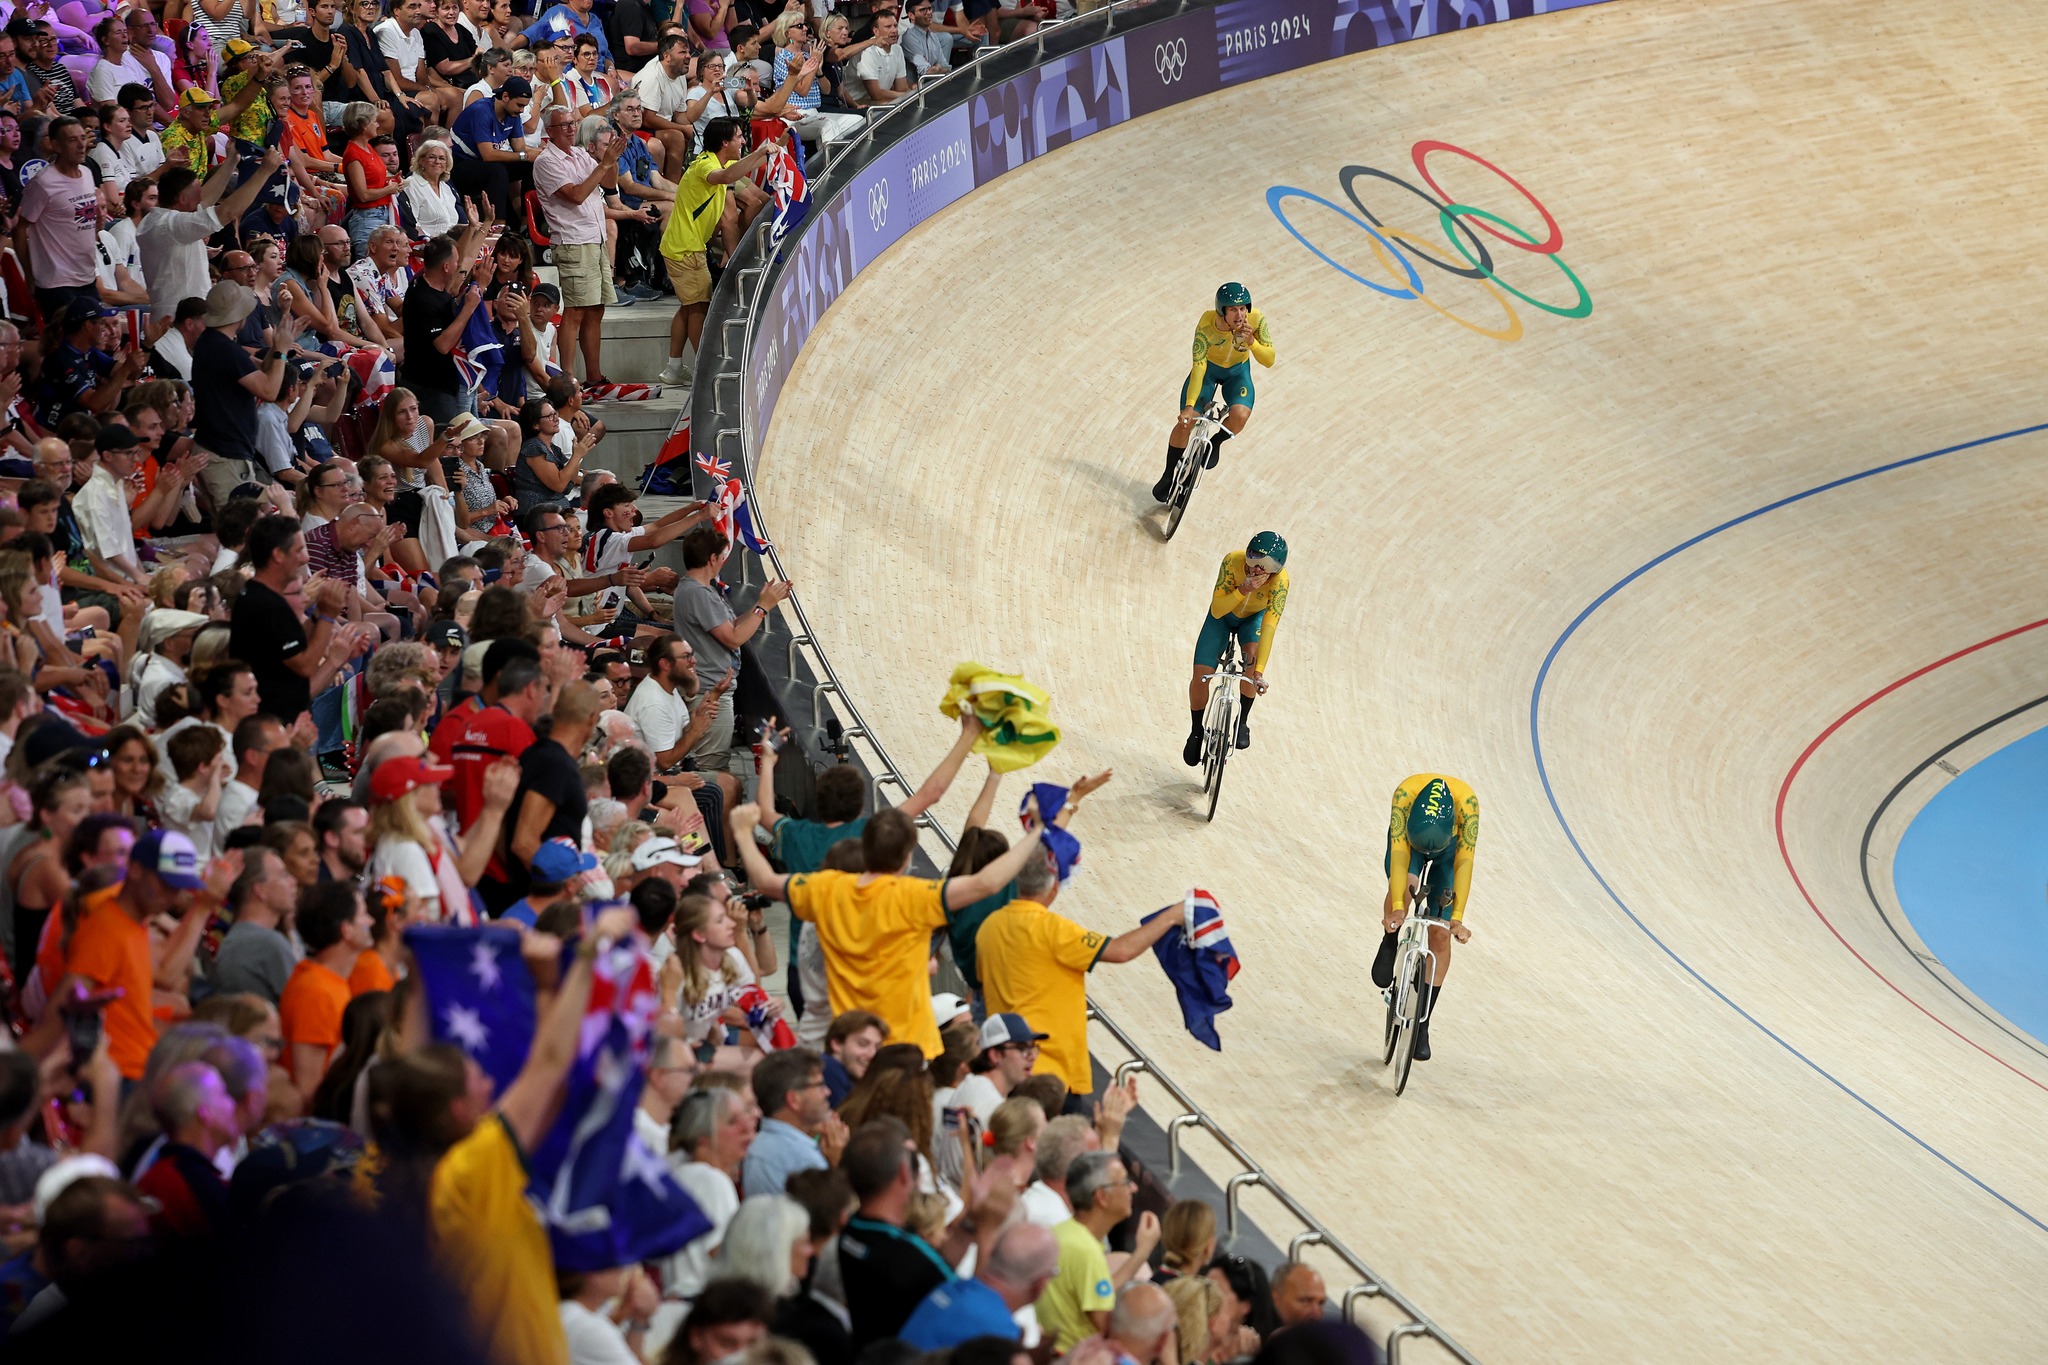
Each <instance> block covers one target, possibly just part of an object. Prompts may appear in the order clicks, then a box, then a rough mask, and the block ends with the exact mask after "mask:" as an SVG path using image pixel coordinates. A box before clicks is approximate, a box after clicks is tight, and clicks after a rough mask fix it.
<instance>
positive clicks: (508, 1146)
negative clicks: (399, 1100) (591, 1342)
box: [428, 1114, 569, 1365]
mask: <svg viewBox="0 0 2048 1365" xmlns="http://www.w3.org/2000/svg"><path fill="white" fill-rule="evenodd" d="M428 1216H429V1218H430V1219H431V1220H432V1225H433V1231H434V1240H435V1245H436V1247H437V1248H438V1250H439V1253H440V1256H441V1258H442V1260H443V1262H444V1263H445V1265H446V1266H447V1269H448V1277H449V1279H450V1280H451V1281H453V1282H454V1283H455V1284H456V1285H458V1286H459V1287H460V1288H461V1290H462V1292H463V1293H464V1294H465V1295H467V1296H468V1298H469V1304H470V1311H471V1314H472V1317H473V1318H474V1321H475V1326H476V1329H477V1332H478V1335H479V1337H480V1338H481V1341H482V1344H483V1348H484V1354H485V1355H486V1356H488V1357H490V1358H491V1359H492V1360H502V1361H507V1362H517V1363H518V1365H569V1339H568V1337H567V1336H565V1335H563V1332H562V1314H561V1308H560V1306H559V1304H558V1300H557V1296H556V1289H555V1259H554V1253H553V1252H552V1251H550V1250H549V1249H548V1234H547V1229H546V1228H544V1227H542V1226H541V1222H540V1218H539V1216H538V1215H537V1214H535V1213H534V1211H533V1206H532V1205H531V1204H529V1203H527V1202H526V1159H525V1157H524V1155H523V1154H522V1153H521V1152H520V1150H519V1141H518V1139H517V1138H515V1137H513V1136H512V1130H511V1129H510V1128H509V1127H507V1126H506V1124H505V1120H504V1119H503V1118H502V1117H500V1116H499V1115H497V1114H492V1115H491V1116H490V1117H489V1118H487V1119H485V1120H484V1121H483V1122H482V1123H479V1124H478V1125H477V1126H476V1130H475V1131H474V1132H472V1133H471V1134H470V1135H469V1136H468V1137H466V1138H464V1139H463V1140H462V1141H460V1142H458V1143H456V1144H455V1145H454V1146H453V1147H450V1148H449V1149H448V1152H447V1154H446V1155H445V1156H443V1157H442V1158H441V1160H440V1163H439V1164H438V1165H436V1166H435V1167H434V1181H433V1187H432V1190H431V1193H430V1195H429V1197H428Z"/></svg>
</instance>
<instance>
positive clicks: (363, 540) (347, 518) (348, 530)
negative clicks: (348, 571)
mask: <svg viewBox="0 0 2048 1365" xmlns="http://www.w3.org/2000/svg"><path fill="white" fill-rule="evenodd" d="M383 529H384V514H383V512H381V511H379V510H378V509H377V508H375V507H372V506H370V504H369V503H367V502H352V503H350V504H349V505H348V506H346V507H344V508H342V509H341V515H340V516H338V517H336V518H335V519H334V543H335V544H336V545H338V546H339V547H341V549H343V550H345V551H346V550H360V549H362V548H363V547H364V546H365V545H368V544H369V543H370V542H371V541H373V540H375V539H376V538H377V533H378V532H379V531H381V530H383Z"/></svg>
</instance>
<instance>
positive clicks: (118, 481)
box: [71, 426, 149, 586]
mask: <svg viewBox="0 0 2048 1365" xmlns="http://www.w3.org/2000/svg"><path fill="white" fill-rule="evenodd" d="M94 444H95V445H96V446H97V447H98V449H99V453H100V458H99V463H98V465H97V466H96V467H95V468H94V469H93V471H92V477H91V478H89V479H87V480H86V481H85V487H83V488H81V489H79V490H78V494H77V496H76V497H74V498H73V499H72V500H71V512H72V515H73V516H75V517H77V518H78V530H79V534H80V535H82V536H83V537H84V538H85V548H86V552H87V553H89V554H90V555H91V556H92V558H93V566H94V568H95V570H99V566H100V565H101V564H105V566H106V568H105V569H104V570H100V572H101V576H102V577H105V578H109V579H112V580H113V581H115V582H123V581H125V582H129V583H134V584H136V585H138V586H142V585H146V584H147V583H148V581H149V576H148V575H147V574H145V573H144V572H143V571H142V564H141V562H140V561H139V560H138V559H137V558H136V557H135V525H134V523H133V522H131V521H130V520H129V518H128V480H129V479H130V478H131V477H133V475H134V473H135V467H136V466H137V465H138V464H140V463H141V462H142V458H143V456H144V455H146V454H147V453H148V452H147V451H145V450H143V448H142V446H141V444H140V443H139V442H138V441H137V440H136V439H135V433H134V432H132V431H130V430H129V429H128V428H127V427H124V426H103V427H101V428H100V434H99V437H98V439H97V440H96V441H95V442H94Z"/></svg>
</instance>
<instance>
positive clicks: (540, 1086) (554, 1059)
mask: <svg viewBox="0 0 2048 1365" xmlns="http://www.w3.org/2000/svg"><path fill="white" fill-rule="evenodd" d="M632 932H633V912H632V911H631V910H625V909H618V910H607V911H605V912H604V913H603V914H602V915H600V916H598V919H597V923H596V924H594V925H592V926H591V927H590V931H589V932H588V933H586V934H585V935H584V936H583V941H582V942H581V943H579V944H578V945H577V947H576V960H575V962H574V963H573V964H571V966H570V968H569V974H568V975H567V976H566V977H564V978H563V980H562V986H561V989H560V990H558V991H556V992H555V996H554V999H553V1000H552V1001H550V1002H549V1004H548V1010H547V1014H546V1015H545V1016H544V1017H543V1018H542V1019H541V1021H540V1025H539V1027H538V1028H536V1029H535V1030H534V1033H533V1050H532V1051H530V1052H528V1053H527V1054H526V1065H525V1066H523V1067H521V1068H520V1069H519V1074H518V1075H517V1076H515V1077H514V1078H513V1080H512V1084H510V1085H508V1086H506V1087H505V1095H504V1098H503V1099H501V1100H499V1101H498V1113H499V1114H500V1115H501V1116H502V1117H503V1118H504V1120H505V1123H506V1124H507V1126H509V1127H510V1128H511V1129H512V1136H513V1137H514V1138H516V1139H518V1142H519V1146H520V1147H521V1148H522V1149H523V1150H525V1151H529V1152H530V1151H532V1150H533V1149H534V1148H535V1147H537V1146H539V1145H540V1141H541V1139H542V1138H543V1137H545V1136H547V1131H548V1128H549V1126H550V1125H552V1124H553V1123H554V1121H555V1115H556V1113H557V1112H559V1111H560V1109H561V1107H562V1089H563V1083H564V1082H565V1081H566V1080H567V1079H568V1076H569V1068H570V1066H571V1065H572V1064H574V1062H575V1060H576V1044H577V1037H578V1033H579V1031H580V1030H581V1029H582V1027H583V1013H584V1009H585V1007H587V1006H588V1005H589V1003H590V977H591V967H592V963H593V962H594V961H595V960H596V958H597V953H598V949H599V947H600V946H602V945H604V944H609V943H615V942H617V941H618V940H619V939H622V938H624V937H625V936H626V935H628V934H630V933H632Z"/></svg>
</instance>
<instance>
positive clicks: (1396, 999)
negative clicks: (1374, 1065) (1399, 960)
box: [1380, 976, 1401, 1066]
mask: <svg viewBox="0 0 2048 1365" xmlns="http://www.w3.org/2000/svg"><path fill="white" fill-rule="evenodd" d="M1400 1040H1401V978H1400V977H1399V976H1396V977H1395V978H1394V986H1393V989H1391V990H1389V991H1388V992H1387V1036H1386V1046H1385V1048H1384V1049H1383V1050H1382V1051H1381V1053H1380V1065H1381V1066H1385V1065H1386V1064H1387V1063H1389V1062H1391V1061H1393V1060H1394V1044H1396V1043H1398V1042H1399V1041H1400Z"/></svg>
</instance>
